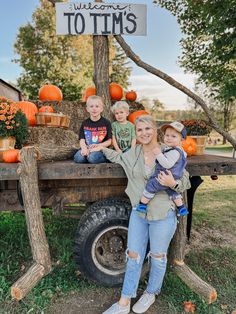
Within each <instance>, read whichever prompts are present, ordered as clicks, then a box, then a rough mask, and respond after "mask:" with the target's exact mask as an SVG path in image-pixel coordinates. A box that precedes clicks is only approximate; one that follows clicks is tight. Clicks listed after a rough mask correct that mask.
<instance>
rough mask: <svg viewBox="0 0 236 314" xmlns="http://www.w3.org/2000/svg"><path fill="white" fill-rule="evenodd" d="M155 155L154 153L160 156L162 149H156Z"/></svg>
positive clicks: (154, 150)
mask: <svg viewBox="0 0 236 314" xmlns="http://www.w3.org/2000/svg"><path fill="white" fill-rule="evenodd" d="M153 153H154V154H155V155H159V154H160V153H161V149H160V147H155V148H154V149H153Z"/></svg>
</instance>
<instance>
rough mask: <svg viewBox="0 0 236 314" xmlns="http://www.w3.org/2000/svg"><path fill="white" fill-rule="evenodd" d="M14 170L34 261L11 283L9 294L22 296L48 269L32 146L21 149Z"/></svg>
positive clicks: (16, 297) (18, 298)
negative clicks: (18, 181) (18, 160)
mask: <svg viewBox="0 0 236 314" xmlns="http://www.w3.org/2000/svg"><path fill="white" fill-rule="evenodd" d="M17 172H18V174H19V176H20V184H21V191H22V196H23V202H24V209H25V217H26V223H27V229H28V235H29V240H30V245H31V250H32V255H33V260H34V264H33V265H32V266H31V267H30V268H29V270H28V271H27V272H26V274H25V275H23V276H22V277H21V278H20V279H18V280H17V281H16V282H15V283H14V284H13V285H12V287H11V295H12V297H13V298H15V299H17V300H20V299H22V298H23V297H24V296H25V295H26V294H27V293H28V292H29V291H30V290H31V289H32V288H33V287H34V286H35V285H36V284H37V283H38V282H39V280H40V279H41V278H42V277H43V276H45V275H47V274H48V273H49V272H50V271H51V269H52V266H51V258H50V252H49V246H48V243H47V238H46V235H45V231H44V224H43V216H42V212H41V204H40V198H39V187H38V169H37V162H36V152H35V149H34V147H25V148H23V149H22V151H21V163H20V164H19V166H18V169H17Z"/></svg>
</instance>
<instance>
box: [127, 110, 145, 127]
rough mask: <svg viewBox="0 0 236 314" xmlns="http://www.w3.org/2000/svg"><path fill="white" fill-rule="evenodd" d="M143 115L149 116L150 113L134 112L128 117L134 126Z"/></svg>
mask: <svg viewBox="0 0 236 314" xmlns="http://www.w3.org/2000/svg"><path fill="white" fill-rule="evenodd" d="M143 115H149V113H148V112H147V111H145V110H138V111H134V112H132V113H131V114H130V115H129V116H128V120H129V121H130V122H132V123H133V124H134V122H135V120H136V119H137V118H138V117H139V116H143Z"/></svg>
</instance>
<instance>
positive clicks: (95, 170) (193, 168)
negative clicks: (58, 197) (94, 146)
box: [0, 155, 236, 180]
mask: <svg viewBox="0 0 236 314" xmlns="http://www.w3.org/2000/svg"><path fill="white" fill-rule="evenodd" d="M17 166H18V164H6V163H0V180H17V179H19V176H18V174H17V171H16V170H17ZM187 170H188V171H189V173H190V175H191V176H197V175H198V176H210V175H230V174H236V159H234V158H229V157H222V156H214V155H202V156H192V157H189V158H188V164H187ZM38 172H39V179H40V180H66V179H68V180H71V179H90V180H92V179H94V180H96V179H109V178H110V179H112V178H125V177H126V176H125V173H124V171H123V169H122V168H121V166H119V165H117V164H111V163H107V164H96V165H94V164H76V163H74V162H73V161H72V160H66V161H56V162H49V161H43V162H38Z"/></svg>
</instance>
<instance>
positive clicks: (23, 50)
mask: <svg viewBox="0 0 236 314" xmlns="http://www.w3.org/2000/svg"><path fill="white" fill-rule="evenodd" d="M62 1H63V2H65V0H62ZM55 25H56V18H55V8H53V6H52V4H51V3H50V2H49V1H47V0H40V7H38V8H37V9H36V10H35V12H34V13H33V16H32V22H31V23H28V24H27V25H24V26H22V27H20V28H19V32H18V35H17V39H16V42H15V51H16V52H17V54H18V55H19V59H17V60H15V62H17V63H19V65H20V66H21V67H22V68H23V69H24V71H23V73H22V74H21V76H20V78H19V79H18V86H19V87H20V88H21V89H22V90H23V91H24V93H25V94H26V96H27V97H28V98H30V99H35V98H36V97H37V95H38V90H39V88H40V87H41V86H42V85H43V84H46V83H49V84H54V85H56V86H58V87H59V88H60V89H61V90H62V93H63V96H64V99H66V100H76V99H80V98H81V93H82V90H83V89H84V88H85V87H86V86H89V85H92V81H93V48H92V47H93V43H92V36H86V35H83V36H57V35H56V27H55ZM116 49H117V47H115V46H114V44H113V45H111V46H110V55H111V57H112V60H111V71H112V73H113V74H112V75H113V76H114V72H116V81H118V82H120V83H121V84H122V85H127V81H128V77H129V75H130V70H129V69H126V67H127V64H126V61H125V57H124V54H122V53H121V52H120V51H119V52H117V53H116Z"/></svg>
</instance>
